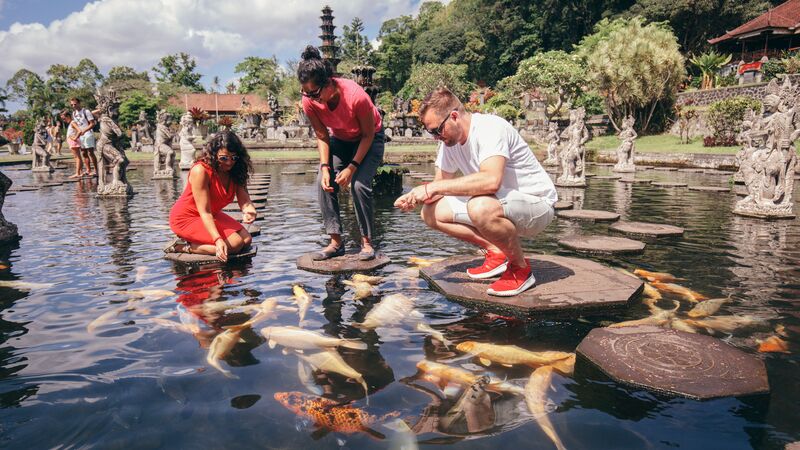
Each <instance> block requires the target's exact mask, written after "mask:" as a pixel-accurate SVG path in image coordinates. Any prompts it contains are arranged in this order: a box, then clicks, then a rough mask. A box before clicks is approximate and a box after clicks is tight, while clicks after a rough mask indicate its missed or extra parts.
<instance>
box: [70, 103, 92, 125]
mask: <svg viewBox="0 0 800 450" xmlns="http://www.w3.org/2000/svg"><path fill="white" fill-rule="evenodd" d="M72 120H74V121H75V123H77V124H78V126H79V127H80V128H81V130H82V129H84V128H86V127H87V126H88V125H89V122H91V121H92V120H94V116H93V115H92V112H91V111H89V110H88V109H86V108H83V109H81V110H80V111H75V110H72Z"/></svg>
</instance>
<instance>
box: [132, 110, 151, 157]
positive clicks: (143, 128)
mask: <svg viewBox="0 0 800 450" xmlns="http://www.w3.org/2000/svg"><path fill="white" fill-rule="evenodd" d="M136 127H137V128H138V131H139V144H141V147H142V149H143V150H146V147H147V146H150V145H153V142H154V140H153V127H152V126H151V125H150V121H149V120H147V113H146V112H145V111H139V120H137V121H136Z"/></svg>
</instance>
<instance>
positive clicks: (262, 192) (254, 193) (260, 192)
mask: <svg viewBox="0 0 800 450" xmlns="http://www.w3.org/2000/svg"><path fill="white" fill-rule="evenodd" d="M247 193H248V194H250V198H251V199H252V198H253V197H258V196H261V197H266V196H267V194H269V189H267V188H255V189H249V188H248V189H247Z"/></svg>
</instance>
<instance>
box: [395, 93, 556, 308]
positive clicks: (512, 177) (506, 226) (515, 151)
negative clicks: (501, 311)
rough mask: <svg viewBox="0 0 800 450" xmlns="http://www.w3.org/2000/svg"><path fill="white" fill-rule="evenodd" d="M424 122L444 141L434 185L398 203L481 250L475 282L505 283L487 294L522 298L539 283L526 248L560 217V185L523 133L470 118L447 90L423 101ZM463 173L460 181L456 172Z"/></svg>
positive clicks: (483, 117)
mask: <svg viewBox="0 0 800 450" xmlns="http://www.w3.org/2000/svg"><path fill="white" fill-rule="evenodd" d="M419 118H420V121H421V122H422V124H423V126H424V127H425V129H426V130H427V131H428V133H430V134H431V135H433V136H434V138H436V139H438V140H441V141H442V143H441V144H440V145H439V151H438V155H437V157H436V176H435V178H434V180H433V181H432V182H431V183H429V184H425V185H422V186H417V187H415V188H414V189H413V190H411V192H409V193H407V194H405V195H403V196H401V197H400V198H398V199H397V200H396V201H395V206H397V207H398V208H401V209H402V210H404V211H410V210H412V209H414V207H415V206H417V205H418V204H423V207H422V219H423V220H424V221H425V223H426V224H427V225H428V226H430V227H431V228H433V229H436V230H439V231H442V232H444V233H445V234H448V235H450V236H453V237H455V238H458V239H461V240H463V241H466V242H469V243H472V244H475V245H477V246H479V247H481V248H482V249H483V250H484V252H485V254H486V258H485V260H484V263H483V265H481V266H479V267H474V268H470V269H467V274H468V275H469V276H470V277H471V278H474V279H485V278H492V277H495V276H498V275H500V279H499V280H497V281H495V282H494V283H492V284H491V285H490V286H489V289H488V290H487V293H489V294H491V295H498V296H513V295H517V294H519V293H521V292H523V291H525V290H527V289H529V288H531V287H533V285H534V284H535V283H536V278H535V277H534V276H533V273H532V272H531V268H530V264H528V261H526V260H525V255H524V253H523V251H522V247H521V246H520V237H521V236H526V237H533V236H536V235H537V234H539V233H540V232H542V230H544V229H545V228H546V227H547V225H548V224H549V223H550V221H552V220H553V216H554V211H553V204H555V202H556V200H558V197H557V195H556V190H555V186H553V182H552V181H551V180H550V177H549V176H548V175H547V172H545V171H544V169H543V168H542V166H541V165H540V164H539V162H538V161H537V160H536V157H535V156H533V152H532V151H531V149H530V147H529V146H528V144H527V143H526V142H525V140H524V139H522V137H521V136H520V135H519V133H518V132H517V130H515V129H514V127H512V126H511V124H509V123H508V122H507V121H506V120H504V119H503V118H501V117H497V116H493V115H487V114H477V113H476V114H471V113H468V112H467V111H466V110H465V109H464V105H463V104H462V103H461V102H460V101H459V100H458V98H457V97H456V96H454V95H453V94H452V93H451V92H450V91H448V90H447V89H445V88H440V89H437V90H435V91H434V92H432V93H430V94H429V95H428V96H427V97H426V98H425V100H423V102H422V106H421V107H420V110H419ZM457 172H461V174H462V176H461V177H456V173H457Z"/></svg>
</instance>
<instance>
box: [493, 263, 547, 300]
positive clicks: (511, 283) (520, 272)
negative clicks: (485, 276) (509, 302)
mask: <svg viewBox="0 0 800 450" xmlns="http://www.w3.org/2000/svg"><path fill="white" fill-rule="evenodd" d="M534 284H536V278H535V277H534V276H533V271H531V266H530V265H529V264H525V267H517V266H514V265H513V264H509V265H508V270H506V271H505V272H504V273H503V276H501V277H500V279H499V280H497V281H495V282H494V283H492V284H491V285H489V289H487V290H486V293H487V294H489V295H496V296H498V297H512V296H514V295H517V294H520V293H522V292H525V291H526V290H528V289H530V288H532V287H533V285H534Z"/></svg>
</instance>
